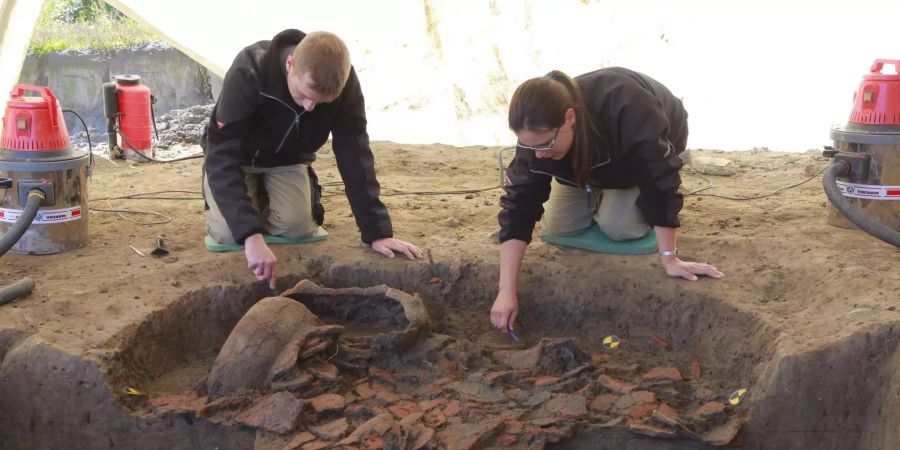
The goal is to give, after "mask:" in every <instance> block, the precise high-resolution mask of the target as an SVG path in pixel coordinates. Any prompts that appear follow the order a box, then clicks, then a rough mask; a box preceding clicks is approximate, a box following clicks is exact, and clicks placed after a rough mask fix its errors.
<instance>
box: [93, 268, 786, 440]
mask: <svg viewBox="0 0 900 450" xmlns="http://www.w3.org/2000/svg"><path fill="white" fill-rule="evenodd" d="M431 272H434V269H433V268H431V269H429V271H424V272H421V271H419V272H413V273H410V272H400V273H383V271H379V270H373V269H371V268H369V269H367V268H357V267H350V266H335V267H331V269H330V270H329V271H327V273H326V274H322V273H320V274H319V276H318V277H317V278H318V279H317V280H316V281H317V282H318V283H320V284H321V286H319V285H317V284H315V283H314V282H312V281H308V280H303V281H300V282H299V283H298V284H297V287H295V288H293V289H291V290H288V291H285V293H284V294H283V295H284V297H271V298H265V299H263V300H261V301H260V299H262V298H263V297H266V296H267V295H270V293H269V292H266V290H265V288H262V287H260V286H259V285H258V284H254V285H250V286H246V287H242V288H212V289H208V290H206V291H203V292H194V293H191V294H189V295H187V296H185V297H184V298H182V299H181V300H180V301H178V302H175V303H174V304H173V305H172V306H171V307H170V308H168V309H166V310H163V311H160V312H159V313H157V314H155V315H152V316H151V317H149V318H148V320H147V321H145V322H144V323H143V324H141V325H140V326H139V327H138V329H137V330H136V332H135V333H134V335H133V336H131V337H130V338H129V339H128V340H127V342H126V344H125V345H124V346H123V349H122V351H121V352H120V353H119V354H118V355H117V356H116V358H115V360H114V361H113V362H112V364H111V365H110V368H109V370H108V372H107V373H108V379H109V381H110V384H111V386H112V389H113V391H114V392H115V393H116V394H117V397H118V399H119V402H120V404H121V405H122V407H123V408H124V409H126V410H128V414H130V415H135V414H137V415H140V416H141V417H145V418H146V420H151V421H153V420H159V421H181V422H182V423H185V424H189V423H190V424H197V423H204V424H205V426H212V427H218V428H221V429H223V430H228V432H229V433H234V434H237V435H244V436H245V439H247V440H248V441H249V440H251V437H249V436H252V440H253V441H254V442H256V443H257V445H263V446H264V447H265V448H285V447H287V448H290V446H289V445H288V444H290V443H291V442H292V441H294V443H295V444H296V447H297V448H304V447H303V445H307V448H311V447H314V446H315V445H319V444H311V443H308V442H304V443H302V444H298V442H300V441H303V440H305V439H307V438H310V437H312V438H311V439H309V441H310V442H318V443H320V444H321V445H331V446H334V447H340V446H342V445H356V446H358V448H365V445H370V446H376V447H377V444H378V443H379V442H383V441H386V442H388V443H389V445H393V446H394V447H391V448H478V447H483V448H490V447H495V446H504V447H508V448H523V449H524V448H601V447H597V445H598V444H597V443H598V442H603V441H604V440H606V441H608V442H612V443H618V444H623V443H627V442H633V443H634V444H633V445H642V446H643V447H640V448H647V449H652V448H669V447H668V446H671V445H676V444H677V445H680V446H682V448H711V447H710V446H711V445H712V444H715V445H724V444H727V443H729V442H732V441H733V440H734V439H735V436H736V435H737V434H738V431H739V429H740V427H741V425H742V423H743V422H744V421H745V420H746V419H747V417H748V411H749V410H750V408H751V406H752V403H753V391H754V386H755V383H756V381H757V379H758V377H759V375H760V371H761V370H762V366H761V363H763V362H764V361H767V360H769V359H770V358H771V357H772V351H773V348H774V347H773V342H772V341H771V340H770V339H771V337H772V335H771V333H767V332H766V331H765V327H764V326H763V325H762V324H761V323H759V322H758V321H757V320H755V319H754V318H753V317H752V316H750V315H747V314H744V313H741V312H740V311H737V310H733V309H731V308H730V307H729V306H727V304H726V303H724V302H721V301H718V300H715V299H709V298H703V297H691V296H685V295H682V296H679V297H676V298H663V297H659V296H657V295H655V294H654V293H652V292H642V291H641V289H640V288H639V286H638V285H636V284H633V283H631V284H629V283H623V282H621V281H619V282H609V283H598V284H591V285H580V286H579V285H563V286H567V287H562V288H560V287H559V286H560V285H559V284H558V283H557V284H554V283H541V282H540V281H541V280H540V279H539V278H537V279H532V282H531V283H530V284H531V285H532V286H535V287H536V288H535V289H534V290H533V291H532V292H526V293H523V295H522V296H523V299H524V298H533V299H535V301H534V302H532V304H528V305H527V306H528V307H529V308H533V309H532V310H531V311H533V312H532V313H530V314H527V315H525V316H524V317H523V319H522V320H521V321H520V327H519V336H520V339H521V340H520V341H519V342H516V341H514V340H512V339H511V338H510V337H509V336H507V335H505V334H503V333H499V332H497V331H495V330H493V329H491V328H490V327H489V324H488V322H487V314H486V311H487V308H486V307H485V305H486V304H489V301H491V300H492V298H490V295H491V289H490V288H489V287H488V286H485V285H483V284H482V283H481V282H482V281H483V280H481V277H479V276H477V275H475V274H476V273H477V272H478V270H477V268H476V267H466V268H462V269H460V268H452V269H447V270H445V271H444V272H445V273H444V274H443V275H444V278H449V280H447V282H444V281H443V280H442V281H441V282H439V283H434V278H435V277H434V276H430V275H431ZM465 273H471V275H468V276H467V275H466V274H465ZM555 276H560V274H548V278H553V277H555ZM454 278H455V280H453V279H454ZM295 279H296V278H295ZM295 279H294V280H295ZM380 280H383V281H388V282H389V283H390V286H394V288H388V287H386V286H384V285H382V286H378V285H375V286H369V285H371V284H372V283H373V282H375V281H380ZM358 285H363V286H369V287H364V288H360V287H357V286H358ZM322 286H329V287H330V288H324V287H322ZM554 286H556V287H554ZM398 287H403V288H404V289H406V290H408V292H413V293H415V292H420V291H421V292H424V293H426V294H423V296H422V297H421V298H420V297H419V296H418V295H416V294H407V293H404V292H402V291H400V290H399V288H398ZM398 298H399V299H402V300H404V302H400V301H397V299H398ZM536 299H542V300H540V301H537V300H536ZM550 299H552V300H550ZM273 300H279V301H293V302H297V303H298V304H299V305H302V306H299V307H300V308H303V309H305V310H307V311H309V312H310V313H312V314H314V315H315V316H316V317H317V318H318V319H319V321H318V322H317V323H315V324H310V327H312V328H316V327H318V328H317V329H326V330H331V331H330V332H326V333H324V334H326V335H328V336H330V337H334V338H335V339H334V341H333V342H325V341H323V340H321V339H320V340H318V341H315V340H314V341H315V342H314V343H312V344H310V343H309V342H307V344H309V345H307V346H305V347H304V346H302V345H301V346H299V347H298V346H297V345H294V347H292V348H290V349H289V350H288V353H291V352H293V355H294V356H295V357H296V356H297V355H298V352H299V354H300V357H299V358H297V359H296V360H295V362H296V364H295V365H294V366H293V369H297V368H299V371H296V370H295V371H294V372H293V373H291V374H290V375H289V376H282V377H281V378H278V377H277V376H273V375H272V373H268V378H267V379H266V380H263V382H262V384H258V383H257V384H253V383H250V384H247V385H245V386H243V387H242V388H239V389H232V390H231V391H229V392H227V393H223V392H219V391H212V390H209V389H208V388H209V387H211V386H212V385H211V384H210V385H207V380H208V377H209V376H211V375H212V373H213V372H215V369H216V366H217V364H218V360H217V355H218V356H221V353H220V350H221V352H225V347H228V344H227V343H228V342H229V341H231V340H232V339H233V338H229V337H228V336H229V334H230V333H232V330H235V331H237V330H238V329H239V328H241V325H240V323H241V322H240V321H241V318H242V317H247V316H250V315H251V314H249V313H248V311H250V312H252V311H254V309H253V308H257V307H259V306H260V305H262V304H263V303H265V302H270V301H273ZM413 300H415V301H413ZM425 303H427V307H425V306H424V305H425ZM253 305H256V306H253ZM523 306H525V305H523ZM251 307H252V308H251ZM426 309H427V312H426V311H425V310H426ZM245 314H246V316H245ZM286 317H293V316H291V315H290V314H287V315H286ZM276 322H278V320H275V321H273V322H269V323H263V324H261V323H257V324H256V326H257V327H258V328H259V327H263V328H265V329H274V328H273V327H274V324H275V323H276ZM282 322H284V321H282ZM236 324H238V326H237V327H235V325H236ZM334 328H338V329H339V330H337V331H335V330H334ZM609 336H615V337H616V338H617V339H618V341H617V342H618V345H617V346H614V345H609V342H607V343H606V344H604V338H606V337H609ZM283 341H284V342H283V344H285V345H284V347H285V348H288V347H290V345H288V344H286V342H287V341H290V339H289V338H285V339H283ZM295 341H296V339H295ZM295 344H296V343H295ZM223 345H224V347H223ZM304 348H312V350H311V351H308V352H307V353H306V354H305V355H304ZM282 350H283V349H278V350H277V351H275V350H269V353H268V354H269V356H268V358H269V359H268V360H267V361H266V362H265V364H263V365H264V366H265V368H266V369H265V370H264V371H263V372H267V371H269V368H270V367H271V366H272V361H274V360H275V359H278V358H276V357H275V356H274V355H276V354H278V353H283V352H282ZM248 355H249V354H245V355H244V357H243V359H241V358H238V359H233V360H232V363H237V365H238V366H240V365H241V363H242V362H246V361H247V360H249V359H252V358H251V357H249V356H248ZM282 359H283V358H282ZM254 364H255V363H254ZM211 369H212V371H211ZM281 369H282V372H281V373H282V374H284V373H286V372H285V371H284V370H283V369H285V367H284V366H283V365H282V367H281ZM269 372H270V371H269ZM263 378H266V377H263ZM129 388H132V389H135V390H137V391H138V392H140V394H139V395H129V394H128V393H127V392H129V391H128V389H129ZM741 388H747V389H748V390H749V394H748V395H747V396H746V397H744V398H743V399H742V402H741V403H740V404H738V405H730V404H729V402H728V400H729V396H730V394H732V393H733V392H734V391H735V390H738V389H741ZM323 402H325V403H327V404H328V405H330V406H329V407H327V408H326V407H323V408H325V409H323V410H318V409H316V407H314V406H312V405H316V404H318V403H323ZM329 408H330V409H329ZM382 422H383V423H382ZM372 427H374V428H373V429H371V430H370V428H372ZM356 430H363V431H361V432H356ZM366 430H368V431H366ZM354 433H355V434H354ZM738 439H739V438H738ZM428 445H430V446H431V447H428ZM629 445H631V444H629ZM610 448H621V447H615V446H613V447H610Z"/></svg>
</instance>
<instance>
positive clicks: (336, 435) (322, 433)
mask: <svg viewBox="0 0 900 450" xmlns="http://www.w3.org/2000/svg"><path fill="white" fill-rule="evenodd" d="M349 427H350V424H348V423H347V418H345V417H341V418H340V419H336V420H332V421H331V422H328V423H326V424H324V425H316V426H310V427H309V431H310V433H312V434H314V435H316V437H318V438H319V439H323V440H326V441H336V440H338V439H340V438H342V437H344V435H345V434H347V428H349Z"/></svg>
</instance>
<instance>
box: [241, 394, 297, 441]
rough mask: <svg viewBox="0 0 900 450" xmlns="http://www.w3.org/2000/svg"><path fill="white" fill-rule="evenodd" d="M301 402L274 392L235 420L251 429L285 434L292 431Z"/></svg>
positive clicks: (291, 396)
mask: <svg viewBox="0 0 900 450" xmlns="http://www.w3.org/2000/svg"><path fill="white" fill-rule="evenodd" d="M302 407H303V401H302V400H300V399H298V398H296V397H294V396H293V395H292V394H290V393H288V392H276V393H274V394H272V395H269V396H267V397H263V398H262V399H261V400H260V401H258V402H256V404H254V405H253V407H251V408H250V409H248V410H246V411H244V412H242V413H241V414H240V415H239V416H238V417H237V418H236V419H235V421H237V422H238V423H241V424H244V425H247V426H249V427H253V428H262V429H264V430H267V431H271V432H273V433H278V434H285V433H290V432H291V431H294V428H296V426H297V420H298V419H299V417H300V411H301V409H302Z"/></svg>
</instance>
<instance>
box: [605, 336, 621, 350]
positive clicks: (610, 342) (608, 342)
mask: <svg viewBox="0 0 900 450" xmlns="http://www.w3.org/2000/svg"><path fill="white" fill-rule="evenodd" d="M603 346H604V347H606V348H608V349H614V348H616V347H618V346H619V337H618V336H616V335H614V334H613V335H611V336H607V337H605V338H603Z"/></svg>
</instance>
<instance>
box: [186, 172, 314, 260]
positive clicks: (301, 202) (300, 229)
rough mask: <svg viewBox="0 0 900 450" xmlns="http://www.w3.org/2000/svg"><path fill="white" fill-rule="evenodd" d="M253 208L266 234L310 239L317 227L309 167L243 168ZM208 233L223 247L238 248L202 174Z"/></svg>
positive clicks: (204, 175)
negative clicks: (207, 207) (233, 246)
mask: <svg viewBox="0 0 900 450" xmlns="http://www.w3.org/2000/svg"><path fill="white" fill-rule="evenodd" d="M241 169H243V171H244V184H245V186H246V188H247V195H248V196H250V201H251V202H252V203H253V208H255V209H256V211H257V212H258V214H259V220H260V222H261V223H262V224H263V229H264V230H265V231H266V233H267V234H271V235H273V236H282V237H286V238H288V239H300V238H303V237H307V236H311V235H312V234H313V233H315V231H316V229H317V228H318V226H317V225H316V223H315V221H314V220H313V215H312V186H311V185H310V181H309V169H308V166H307V165H306V164H297V165H293V166H282V167H241ZM203 197H204V199H206V204H207V205H208V206H209V209H207V210H206V211H205V215H206V232H207V234H209V235H210V236H211V237H212V238H213V239H215V240H216V242H218V243H220V244H235V243H236V242H235V240H234V236H232V234H231V229H229V228H228V224H227V223H225V218H224V217H222V213H221V212H220V211H219V207H218V206H217V205H216V200H215V198H214V197H213V196H212V194H211V191H210V189H209V181H208V180H207V178H206V173H205V172H204V174H203Z"/></svg>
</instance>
